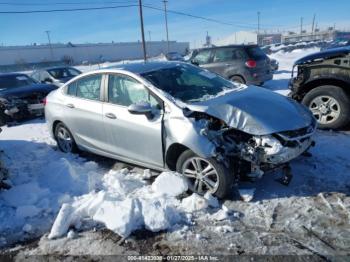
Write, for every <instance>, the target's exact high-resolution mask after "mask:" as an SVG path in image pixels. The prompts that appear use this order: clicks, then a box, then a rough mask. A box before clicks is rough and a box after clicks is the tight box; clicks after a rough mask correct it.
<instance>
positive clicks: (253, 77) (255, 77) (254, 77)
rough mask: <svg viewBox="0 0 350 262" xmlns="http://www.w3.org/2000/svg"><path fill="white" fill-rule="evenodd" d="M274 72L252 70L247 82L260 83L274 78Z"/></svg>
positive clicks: (249, 83) (251, 83)
mask: <svg viewBox="0 0 350 262" xmlns="http://www.w3.org/2000/svg"><path fill="white" fill-rule="evenodd" d="M272 78H273V74H272V72H269V73H261V72H259V71H258V72H252V73H250V74H249V75H248V77H247V79H246V83H247V84H248V85H259V84H261V83H263V82H266V81H269V80H272Z"/></svg>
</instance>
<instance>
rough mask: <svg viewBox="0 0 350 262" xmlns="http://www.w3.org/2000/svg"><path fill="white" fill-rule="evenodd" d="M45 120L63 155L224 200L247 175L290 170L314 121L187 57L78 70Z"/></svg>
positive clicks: (288, 102) (299, 108) (51, 102)
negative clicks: (172, 179)
mask: <svg viewBox="0 0 350 262" xmlns="http://www.w3.org/2000/svg"><path fill="white" fill-rule="evenodd" d="M45 117H46V120H47V124H48V129H49V131H50V132H51V135H52V136H53V138H54V139H55V140H56V141H57V145H58V147H59V149H60V150H61V151H63V152H66V153H70V152H76V151H77V150H78V149H81V150H86V151H90V152H93V153H96V154H100V155H104V156H107V157H111V158H115V159H119V160H122V161H126V162H130V163H133V164H137V165H141V166H145V167H148V168H152V169H155V170H174V171H178V172H179V173H182V174H184V176H186V177H187V178H188V180H189V184H190V188H191V190H193V191H196V192H198V193H200V194H204V193H205V192H208V191H209V192H211V193H212V194H215V195H216V196H218V197H224V196H225V195H227V193H229V192H230V191H231V188H232V186H233V184H234V183H236V182H237V181H238V180H239V177H240V176H242V175H244V176H248V177H249V178H252V179H255V178H258V177H261V176H262V174H263V173H264V171H267V170H270V169H272V168H275V167H278V166H279V167H286V168H287V166H288V162H289V161H290V160H292V159H294V158H296V157H297V156H299V155H300V154H302V153H303V152H305V151H306V150H308V148H309V147H310V146H312V145H313V141H312V135H313V133H314V130H315V125H316V121H315V120H314V118H313V116H312V114H311V113H310V111H309V110H308V109H307V108H306V107H305V106H303V105H300V104H299V103H297V102H295V101H294V100H292V99H289V98H286V97H284V96H281V95H279V94H277V93H273V92H271V91H268V90H265V89H261V88H259V87H254V86H252V87H246V86H242V85H240V86H239V87H238V86H236V85H235V84H234V83H232V82H231V81H228V80H226V79H224V78H222V77H220V76H219V75H217V74H214V73H211V72H209V71H207V70H203V69H201V68H199V67H197V66H193V65H190V64H188V63H181V62H149V63H145V64H143V63H140V64H137V63H133V64H127V65H121V67H120V68H117V67H116V68H110V69H100V70H98V71H93V72H89V73H85V74H82V75H80V76H78V77H76V78H75V79H73V80H71V81H69V82H68V83H66V84H65V85H64V86H62V87H60V88H59V89H58V90H56V91H54V92H52V93H50V94H49V95H48V97H47V99H46V106H45Z"/></svg>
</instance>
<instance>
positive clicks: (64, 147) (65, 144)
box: [55, 123, 78, 153]
mask: <svg viewBox="0 0 350 262" xmlns="http://www.w3.org/2000/svg"><path fill="white" fill-rule="evenodd" d="M55 138H56V141H57V145H58V148H59V149H60V150H61V151H62V152H63V153H76V152H77V150H78V148H77V145H76V143H75V141H74V138H73V135H72V133H71V132H70V131H69V130H68V128H67V127H66V126H65V125H64V124H63V123H58V124H57V125H56V128H55Z"/></svg>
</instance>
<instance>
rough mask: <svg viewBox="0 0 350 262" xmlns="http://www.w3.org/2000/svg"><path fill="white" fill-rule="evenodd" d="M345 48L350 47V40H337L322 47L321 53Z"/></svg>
mask: <svg viewBox="0 0 350 262" xmlns="http://www.w3.org/2000/svg"><path fill="white" fill-rule="evenodd" d="M345 46H350V40H336V41H334V42H330V43H327V44H325V45H324V46H322V47H321V51H323V50H328V49H333V48H338V47H345Z"/></svg>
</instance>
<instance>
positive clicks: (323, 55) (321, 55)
mask: <svg viewBox="0 0 350 262" xmlns="http://www.w3.org/2000/svg"><path fill="white" fill-rule="evenodd" d="M349 53H350V46H345V47H338V48H332V49H326V50H324V51H321V52H317V53H314V54H311V55H307V56H304V57H302V58H300V59H299V60H297V61H296V62H295V63H294V65H301V64H307V63H310V62H313V61H315V60H318V59H330V58H336V57H341V56H345V55H347V54H349Z"/></svg>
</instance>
